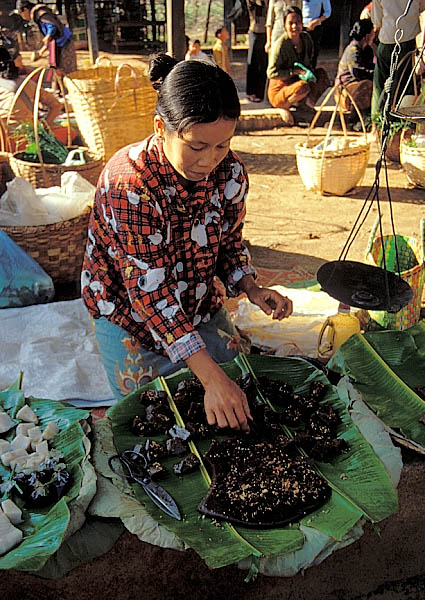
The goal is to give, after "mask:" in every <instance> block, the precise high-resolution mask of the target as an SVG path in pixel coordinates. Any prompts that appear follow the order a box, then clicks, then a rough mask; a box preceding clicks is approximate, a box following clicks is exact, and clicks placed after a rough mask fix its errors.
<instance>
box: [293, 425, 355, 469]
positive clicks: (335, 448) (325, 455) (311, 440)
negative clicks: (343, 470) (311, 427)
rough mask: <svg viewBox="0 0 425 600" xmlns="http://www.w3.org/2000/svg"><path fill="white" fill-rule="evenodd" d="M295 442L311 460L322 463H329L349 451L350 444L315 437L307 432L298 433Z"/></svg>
mask: <svg viewBox="0 0 425 600" xmlns="http://www.w3.org/2000/svg"><path fill="white" fill-rule="evenodd" d="M295 442H296V443H297V444H299V445H300V446H301V447H302V448H303V449H304V450H305V451H306V452H307V454H308V455H309V456H311V458H314V459H315V460H318V461H320V462H329V461H330V460H332V459H333V458H335V457H337V456H339V455H340V454H342V453H343V452H347V450H348V444H347V442H346V441H345V440H343V439H340V438H332V437H329V438H326V437H320V436H314V435H311V434H310V433H308V432H307V431H299V432H296V433H295Z"/></svg>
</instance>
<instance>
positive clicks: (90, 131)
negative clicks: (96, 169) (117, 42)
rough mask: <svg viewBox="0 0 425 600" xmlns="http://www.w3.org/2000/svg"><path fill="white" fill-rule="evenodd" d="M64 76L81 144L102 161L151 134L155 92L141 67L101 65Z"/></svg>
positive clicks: (98, 62) (97, 63)
mask: <svg viewBox="0 0 425 600" xmlns="http://www.w3.org/2000/svg"><path fill="white" fill-rule="evenodd" d="M105 58H106V57H99V59H98V60H97V61H96V64H95V65H94V66H93V67H90V68H88V69H83V70H79V71H75V72H74V73H70V74H68V75H67V77H65V78H64V83H65V85H66V87H67V89H68V97H69V100H70V102H71V104H72V108H73V111H74V115H75V119H76V121H77V125H78V128H79V130H80V132H81V135H82V137H83V140H84V143H85V144H86V145H87V146H88V147H89V148H90V149H91V150H93V151H95V152H99V153H100V154H101V155H102V157H103V160H104V162H106V161H107V160H108V159H109V158H110V157H111V156H112V155H113V154H114V153H115V152H116V151H117V150H119V149H120V148H122V147H123V146H126V145H128V144H131V143H133V142H138V141H139V140H142V139H144V138H145V137H146V136H148V135H149V134H151V133H153V117H154V110H155V105H156V99H157V95H156V92H155V90H154V89H153V87H152V84H151V82H150V80H149V78H148V76H147V74H146V70H145V69H144V68H143V69H142V68H136V67H133V66H130V65H127V64H121V65H119V66H118V67H117V66H114V65H112V63H111V62H110V61H109V59H106V60H107V61H109V64H107V65H102V64H101V63H102V61H104V62H105Z"/></svg>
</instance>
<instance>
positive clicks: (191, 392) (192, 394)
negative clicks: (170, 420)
mask: <svg viewBox="0 0 425 600" xmlns="http://www.w3.org/2000/svg"><path fill="white" fill-rule="evenodd" d="M204 395H205V390H204V388H203V386H202V383H201V382H200V381H199V379H197V378H196V377H192V378H191V379H185V380H183V381H181V382H180V383H179V385H178V386H177V391H176V393H175V394H174V402H175V404H176V406H177V408H178V410H179V412H180V414H181V415H183V414H184V415H187V411H188V410H189V408H190V405H191V404H192V402H195V404H196V403H197V404H201V405H202V406H203V405H204Z"/></svg>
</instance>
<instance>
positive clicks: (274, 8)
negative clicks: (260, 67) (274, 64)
mask: <svg viewBox="0 0 425 600" xmlns="http://www.w3.org/2000/svg"><path fill="white" fill-rule="evenodd" d="M289 6H298V8H300V9H301V8H302V0H298V1H297V0H293V1H292V2H291V1H290V0H289V2H288V1H286V0H269V6H268V8H267V19H266V46H265V50H266V52H267V54H268V53H269V52H270V48H271V47H272V44H274V43H276V42H277V40H278V39H279V38H280V36H281V35H282V34H283V33H284V31H285V27H284V25H283V15H284V13H285V10H286V9H287V8H288V7H289Z"/></svg>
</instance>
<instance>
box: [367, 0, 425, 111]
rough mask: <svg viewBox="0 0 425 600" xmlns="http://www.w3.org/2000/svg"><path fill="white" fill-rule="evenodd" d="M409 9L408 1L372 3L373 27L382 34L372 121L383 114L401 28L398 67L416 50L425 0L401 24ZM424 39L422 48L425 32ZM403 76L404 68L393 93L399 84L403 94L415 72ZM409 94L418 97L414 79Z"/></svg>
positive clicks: (416, 3)
mask: <svg viewBox="0 0 425 600" xmlns="http://www.w3.org/2000/svg"><path fill="white" fill-rule="evenodd" d="M406 6H407V2H406V0H391V2H387V1H385V2H384V1H383V0H373V3H372V23H373V24H374V26H375V29H376V30H378V31H379V34H378V39H379V44H378V49H377V52H376V65H375V70H374V74H373V92H372V106H371V115H372V119H373V118H374V116H376V115H377V114H378V113H379V112H380V111H381V110H382V108H383V106H384V103H385V98H384V97H383V94H382V92H383V90H384V85H385V82H386V81H387V79H388V77H389V75H390V68H391V55H392V52H393V50H394V47H395V42H394V35H395V32H396V30H397V27H400V28H401V29H402V30H403V37H402V38H401V40H400V42H401V49H400V53H399V58H398V64H400V62H401V60H402V59H403V57H404V56H406V54H408V53H409V52H412V51H414V50H415V49H416V36H417V35H418V33H419V32H420V22H419V15H420V13H421V12H422V11H423V10H425V0H413V2H412V4H411V6H410V9H409V12H408V14H407V15H406V16H405V17H403V18H402V19H400V21H399V23H398V24H397V20H398V18H399V17H400V16H401V15H402V14H404V11H405V10H406ZM423 38H424V39H423V41H422V44H423V43H424V40H425V31H424V35H423ZM402 73H403V68H402V67H401V68H400V69H398V70H397V72H396V74H395V77H394V84H393V90H395V89H396V88H397V85H398V82H400V86H399V90H400V93H402V92H403V91H404V88H405V86H406V82H407V80H408V78H409V76H410V73H411V68H407V69H406V70H405V72H404V75H403V78H402V79H401V75H402ZM406 93H407V94H413V93H414V88H413V79H410V83H409V86H408V88H407V91H406Z"/></svg>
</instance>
